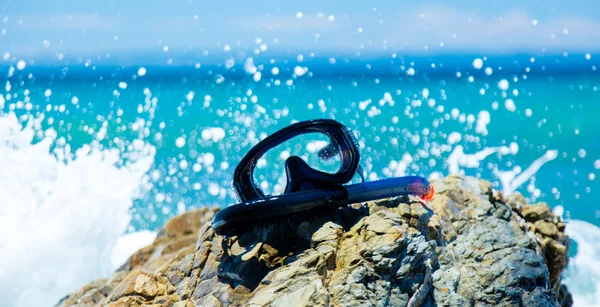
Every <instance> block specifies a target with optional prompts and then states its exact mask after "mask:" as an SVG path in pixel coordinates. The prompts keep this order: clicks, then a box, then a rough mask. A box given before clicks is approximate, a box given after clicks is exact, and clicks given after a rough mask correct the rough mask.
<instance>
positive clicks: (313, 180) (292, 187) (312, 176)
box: [284, 156, 338, 193]
mask: <svg viewBox="0 0 600 307" xmlns="http://www.w3.org/2000/svg"><path fill="white" fill-rule="evenodd" d="M285 173H286V177H287V183H286V187H285V192H284V193H293V192H300V191H303V190H309V189H314V188H316V187H323V186H328V185H331V184H336V183H338V182H336V181H335V177H334V176H332V175H331V174H327V173H324V172H321V171H318V170H315V169H314V168H312V167H310V165H308V164H307V163H306V162H304V160H302V158H300V157H298V156H291V157H289V158H288V159H287V160H286V161H285Z"/></svg>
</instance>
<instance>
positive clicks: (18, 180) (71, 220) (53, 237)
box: [0, 113, 155, 307]
mask: <svg viewBox="0 0 600 307" xmlns="http://www.w3.org/2000/svg"><path fill="white" fill-rule="evenodd" d="M41 120H42V119H34V118H28V121H27V125H25V126H23V125H22V124H21V122H20V121H19V119H17V117H16V115H15V114H14V113H8V114H7V115H2V116H0V233H2V234H3V235H2V236H0V250H1V251H3V252H1V253H0V263H2V265H1V266H0V297H2V298H3V302H4V303H5V304H7V305H6V306H15V307H19V306H48V305H53V304H54V303H55V302H57V301H58V300H59V299H60V298H61V297H62V296H64V295H65V294H66V293H69V292H72V291H74V290H76V289H77V288H79V287H81V286H82V285H84V284H86V283H87V282H89V281H90V280H93V279H96V278H99V277H104V276H108V275H110V273H111V272H112V271H113V270H114V269H115V265H116V264H117V263H116V262H122V261H123V259H124V258H125V256H124V254H126V253H130V252H132V251H133V249H134V248H137V247H139V246H140V245H143V244H146V243H148V242H147V241H148V240H150V238H151V236H149V235H147V234H146V235H145V236H141V235H139V234H138V235H137V236H136V238H137V239H136V240H135V241H136V242H137V243H139V244H138V245H136V246H134V245H133V244H129V243H127V244H125V243H124V242H129V241H130V240H128V239H127V238H132V237H131V236H132V235H130V236H128V237H126V238H121V236H122V235H123V234H124V232H125V230H126V228H127V226H128V225H129V222H130V219H131V217H130V215H129V208H130V207H131V205H132V200H133V199H134V198H135V197H136V196H137V195H139V194H138V193H140V192H141V190H140V187H142V186H144V182H146V179H145V174H146V172H147V171H148V170H149V169H150V167H151V165H152V163H153V157H154V153H155V148H154V147H153V146H151V145H149V144H147V143H146V144H145V145H144V146H142V148H141V150H140V151H137V150H135V149H131V150H133V151H131V152H121V151H119V150H117V149H102V148H100V147H99V146H98V145H97V144H94V143H93V144H90V145H85V146H83V147H82V148H81V149H79V150H77V151H76V152H75V153H72V152H70V150H69V147H68V146H65V147H62V148H61V147H59V148H55V149H52V145H53V144H54V143H55V138H56V137H55V136H56V132H55V131H53V130H47V131H42V130H41V129H40V122H41ZM34 136H37V137H43V139H42V140H41V141H39V142H36V141H34ZM51 150H52V153H51ZM124 159H125V160H124ZM142 237H143V238H144V239H143V240H142V239H140V238H142ZM120 238H121V239H120ZM119 242H120V243H119ZM6 251H9V252H6ZM111 259H112V260H113V261H115V262H111Z"/></svg>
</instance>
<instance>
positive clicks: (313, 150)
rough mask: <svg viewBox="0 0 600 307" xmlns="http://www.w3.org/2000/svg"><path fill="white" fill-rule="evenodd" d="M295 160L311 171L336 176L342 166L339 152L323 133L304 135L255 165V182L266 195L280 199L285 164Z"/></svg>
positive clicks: (262, 157)
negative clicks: (301, 161)
mask: <svg viewBox="0 0 600 307" xmlns="http://www.w3.org/2000/svg"><path fill="white" fill-rule="evenodd" d="M291 156H298V157H300V158H301V159H302V160H303V161H304V162H306V163H307V164H308V165H309V166H310V167H311V168H312V169H315V170H318V171H321V172H325V173H329V174H335V173H336V172H338V171H339V170H340V168H341V165H342V157H341V154H340V148H339V146H338V145H337V143H336V142H335V141H333V140H331V139H330V138H329V137H328V136H327V135H326V134H323V133H314V132H313V133H306V134H301V135H298V136H296V137H294V138H292V139H290V140H288V141H285V142H283V143H281V144H279V145H277V146H275V147H273V148H271V149H270V150H269V151H267V152H266V153H265V154H264V155H263V156H261V157H260V158H259V159H258V160H257V162H256V168H255V170H254V174H253V176H254V178H253V179H254V182H256V185H257V186H258V187H260V189H261V190H262V191H263V193H264V194H265V195H280V194H282V193H283V191H284V190H285V187H286V182H287V181H286V172H285V161H286V160H287V159H288V158H289V157H291Z"/></svg>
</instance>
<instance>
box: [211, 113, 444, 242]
mask: <svg viewBox="0 0 600 307" xmlns="http://www.w3.org/2000/svg"><path fill="white" fill-rule="evenodd" d="M294 140H295V141H296V142H297V143H295V144H294V143H293V141H294ZM298 142H299V143H298ZM282 146H283V147H282ZM274 148H275V149H279V150H273V149H274ZM292 153H293V155H292ZM278 159H279V160H285V163H284V166H285V177H286V181H285V187H283V186H281V185H280V187H279V191H274V193H271V194H270V195H267V193H265V191H263V189H262V188H261V185H260V184H257V181H258V180H263V181H265V182H266V179H268V178H261V177H265V174H262V175H258V176H257V168H259V170H260V169H263V168H265V169H267V170H268V169H270V168H269V167H264V166H265V165H267V164H269V163H271V162H277V161H273V160H278ZM359 162H360V152H359V145H358V142H357V141H356V139H355V137H354V134H353V133H352V131H351V130H350V129H349V128H348V127H345V126H344V125H342V124H341V123H339V122H337V121H335V120H330V119H317V120H309V121H303V122H298V123H295V124H292V125H290V126H288V127H286V128H283V129H281V130H279V131H277V132H275V133H274V134H272V135H270V136H268V137H266V138H265V139H264V140H262V141H260V142H259V143H258V144H257V145H256V146H254V147H253V148H252V149H250V151H249V152H248V153H247V154H246V156H244V158H242V160H241V161H240V163H239V164H238V166H237V167H236V169H235V173H234V179H233V187H234V188H235V192H236V193H237V195H238V198H239V199H240V201H241V203H240V204H236V205H232V206H229V207H227V208H225V209H223V210H221V211H219V212H218V213H217V214H216V215H215V217H214V218H213V223H212V227H213V229H214V230H215V231H216V232H217V233H218V234H221V235H235V234H239V233H240V232H242V231H243V230H245V229H248V228H249V227H251V226H252V225H255V224H257V223H264V222H269V221H274V220H278V219H280V218H283V217H286V216H289V215H294V214H298V213H302V212H306V211H309V210H313V209H316V208H319V207H340V206H344V205H347V204H349V203H359V202H364V201H370V200H375V199H381V198H387V197H394V196H401V195H415V196H419V197H421V198H422V199H424V200H429V199H430V198H431V196H432V195H433V187H432V186H431V184H430V183H429V182H428V181H427V180H426V179H425V178H422V177H417V176H408V177H400V178H391V179H384V180H378V181H374V182H364V177H363V174H362V173H363V171H362V168H361V167H360V165H359ZM257 166H258V167H257ZM276 173H277V172H276ZM356 173H358V174H359V175H360V178H361V179H362V181H363V182H362V183H355V184H349V185H344V184H347V183H348V182H350V181H351V180H352V178H353V177H354V175H355V174H356ZM267 175H268V174H267ZM275 175H276V174H275ZM275 190H277V189H275ZM278 193H279V194H278Z"/></svg>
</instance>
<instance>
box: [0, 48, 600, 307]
mask: <svg viewBox="0 0 600 307" xmlns="http://www.w3.org/2000/svg"><path fill="white" fill-rule="evenodd" d="M596 58H597V57H596V55H589V54H588V55H583V54H582V55H568V56H567V55H561V56H542V57H531V56H528V55H522V56H499V57H490V58H485V57H481V56H439V57H434V58H424V57H413V58H401V57H395V56H393V57H391V58H385V57H382V58H376V59H373V60H366V59H362V58H358V59H352V58H350V59H348V58H341V57H340V58H335V59H334V58H326V57H322V58H319V57H317V58H310V59H306V60H304V61H300V60H299V59H287V58H285V57H280V58H273V59H267V58H256V59H254V60H252V61H249V60H248V59H246V60H245V61H243V63H244V64H235V65H233V66H232V65H231V63H228V62H226V61H224V62H223V63H221V64H219V63H220V62H218V61H216V62H214V61H213V62H214V63H216V64H206V63H205V64H202V65H200V64H197V63H195V62H194V61H190V62H189V63H187V64H185V65H181V66H177V67H175V66H174V67H169V66H145V67H143V68H142V67H141V66H136V65H131V66H110V65H106V66H98V67H96V66H90V65H87V64H85V63H83V62H82V61H81V62H77V61H74V62H71V63H75V64H66V65H65V66H52V65H50V64H47V65H41V64H40V65H36V64H34V63H31V62H30V63H25V62H22V63H21V62H19V63H12V64H9V65H4V66H0V76H4V77H2V78H4V80H2V81H1V83H0V138H2V139H3V140H2V141H0V158H1V159H0V166H1V167H0V180H2V184H1V185H0V187H3V188H4V190H3V193H2V195H3V197H4V198H3V200H2V203H3V205H2V206H0V229H1V230H2V231H3V232H6V233H13V234H15V236H14V237H13V236H11V237H5V239H4V240H0V248H2V247H5V248H8V250H11V251H12V253H11V258H10V259H9V260H10V262H9V264H10V265H7V266H5V267H6V268H7V269H5V270H4V271H1V270H0V277H1V276H3V274H4V275H6V276H16V274H22V275H23V276H24V277H22V278H20V279H19V280H22V281H23V283H22V284H20V285H16V286H13V285H12V284H11V287H5V288H6V289H8V290H7V291H8V292H7V294H5V296H7V297H10V298H12V299H13V300H14V301H15V302H22V304H23V306H25V305H28V304H29V303H28V302H29V301H28V299H30V298H34V299H35V298H37V299H38V300H39V301H44V300H58V299H59V298H60V297H62V295H64V293H68V292H72V291H74V290H75V289H77V288H78V287H79V286H80V285H81V284H84V283H86V282H87V281H89V280H92V279H95V278H98V277H101V276H108V275H110V274H111V272H112V271H113V270H114V269H115V268H117V267H119V266H120V265H121V264H122V263H123V262H124V261H125V260H126V259H127V257H128V256H129V255H130V254H131V253H132V252H133V251H135V250H137V249H138V248H140V247H142V246H144V245H146V244H148V243H149V242H150V241H151V240H153V238H154V235H155V234H154V233H153V232H147V231H146V232H145V231H144V230H150V231H155V230H157V229H158V227H160V226H161V225H162V224H163V223H164V222H165V221H166V220H167V219H169V218H171V217H173V216H175V215H177V214H179V213H181V212H183V211H186V210H190V209H192V208H197V207H202V206H227V205H229V204H234V203H236V202H237V199H236V197H235V194H234V192H233V190H232V182H231V180H232V175H233V172H234V169H235V167H236V165H237V164H238V162H239V161H240V159H241V158H242V157H243V156H244V154H245V153H246V152H247V151H248V150H249V149H250V148H251V147H252V146H253V145H255V144H256V143H258V142H259V140H261V139H262V138H264V137H266V136H267V135H269V134H271V133H273V132H275V131H277V130H278V129H281V128H283V127H286V126H287V125H289V124H291V123H293V122H295V121H300V120H307V119H314V118H332V119H336V120H338V121H340V122H342V123H344V124H345V125H347V126H348V127H350V128H352V130H353V131H354V133H355V134H356V136H357V139H358V142H359V145H360V146H361V157H362V161H361V164H362V166H363V168H364V169H365V170H366V173H367V179H368V180H371V181H372V180H377V179H379V178H385V177H393V176H403V175H422V176H427V177H429V178H438V177H440V176H445V175H448V174H450V173H460V174H466V175H471V176H477V177H480V178H484V179H487V180H490V181H491V182H492V183H493V184H494V186H495V187H496V188H497V189H498V190H501V191H503V192H505V193H511V192H513V191H515V190H516V191H519V192H521V193H523V195H524V196H525V197H526V198H527V199H528V200H529V201H531V202H535V201H545V202H547V203H548V204H549V205H550V206H551V207H553V208H554V210H555V212H557V213H559V214H561V213H562V214H563V217H565V218H566V219H567V220H569V221H570V223H569V226H568V227H567V232H568V234H569V236H570V237H571V238H573V243H574V245H573V247H575V248H573V249H572V250H571V256H572V258H571V259H570V265H569V269H568V274H567V278H566V279H565V282H566V283H567V284H568V285H569V287H570V289H571V290H572V291H573V293H574V295H575V297H576V301H577V302H578V303H582V304H583V303H584V302H588V303H589V304H592V305H593V304H595V303H594V302H597V301H598V297H599V296H598V295H600V290H598V289H600V286H599V285H600V271H598V270H597V268H598V267H599V266H598V263H600V259H598V255H600V246H599V245H598V243H597V242H598V240H599V239H600V228H598V227H596V226H600V207H599V206H598V205H597V203H596V199H597V198H598V193H599V188H600V187H599V180H600V179H599V178H596V176H597V175H598V174H599V173H600V148H599V144H598V143H599V142H600V139H599V138H598V137H597V133H598V131H600V122H599V121H598V119H597V117H598V115H600V103H599V102H600V92H599V89H600V76H598V73H597V72H596V65H597V62H598V61H597V60H596ZM297 145H298V144H292V145H291V146H289V148H286V146H287V145H286V146H283V147H282V148H279V149H281V150H282V151H281V152H280V153H279V154H278V153H277V152H275V153H274V154H273V155H271V156H269V159H267V160H264V161H262V162H260V163H259V167H260V169H259V173H260V174H259V175H260V176H259V177H258V178H256V179H257V183H259V184H260V185H261V187H264V188H266V190H268V191H274V190H280V189H281V188H282V179H284V173H283V167H282V166H283V163H284V159H285V157H287V156H288V155H290V154H299V153H300V152H306V150H307V149H308V147H309V144H305V145H304V144H300V145H303V146H304V147H305V148H300V147H299V146H297ZM77 149H80V150H79V152H76V151H77ZM132 199H133V202H132ZM590 224H591V225H590ZM593 225H596V226H593ZM124 232H125V233H126V234H124ZM65 250H70V251H71V252H68V253H65V252H64V251H65ZM42 255H43V257H42ZM47 255H54V256H53V257H48V256H47ZM23 261H25V262H27V263H28V264H30V263H35V264H36V266H35V267H30V270H29V271H27V272H22V270H21V271H20V269H19V265H18V264H19V263H21V262H23ZM64 263H69V264H70V266H69V267H64ZM11 270H13V271H11ZM38 272H43V274H42V275H44V276H47V277H40V276H41V275H40V274H38ZM82 272H83V273H85V274H83V273H82ZM57 276H62V277H60V278H62V280H64V281H65V282H64V283H61V284H60V285H58V284H50V285H48V284H46V282H45V281H53V280H56V279H60V278H59V277H57ZM0 280H2V278H0ZM6 280H8V278H7V279H6ZM11 280H12V279H11ZM30 280H38V281H40V282H39V283H30V282H29V281H30ZM44 287H45V288H44ZM41 288H44V289H48V290H47V291H46V292H44V293H42V292H40V290H39V289H41ZM594 289H595V290H594ZM28 293H36V295H33V296H32V295H29V294H28ZM40 293H42V294H43V295H42V294H40ZM29 305H31V304H29Z"/></svg>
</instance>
